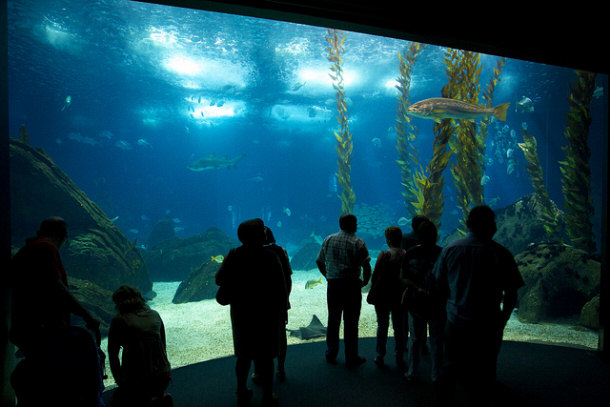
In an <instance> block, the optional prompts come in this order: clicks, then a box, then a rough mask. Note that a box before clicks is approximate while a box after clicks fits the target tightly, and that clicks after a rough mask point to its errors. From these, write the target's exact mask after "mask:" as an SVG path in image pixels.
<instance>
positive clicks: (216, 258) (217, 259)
mask: <svg viewBox="0 0 610 407" xmlns="http://www.w3.org/2000/svg"><path fill="white" fill-rule="evenodd" d="M224 259H225V256H223V255H222V254H219V255H217V256H212V258H211V259H210V260H212V261H215V262H216V263H219V264H220V263H222V262H223V261H224Z"/></svg>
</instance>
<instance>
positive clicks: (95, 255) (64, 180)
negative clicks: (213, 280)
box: [9, 139, 152, 292]
mask: <svg viewBox="0 0 610 407" xmlns="http://www.w3.org/2000/svg"><path fill="white" fill-rule="evenodd" d="M9 149H10V171H11V174H10V177H11V179H10V181H11V189H10V194H11V241H12V242H13V244H14V245H21V244H23V243H24V242H25V239H26V238H27V237H30V236H33V235H34V234H35V232H36V230H38V227H39V226H40V222H41V221H42V220H43V219H45V218H47V217H49V216H51V215H56V216H61V217H62V218H64V219H65V220H66V222H67V223H68V235H69V240H68V241H67V242H66V244H65V245H64V247H63V248H62V251H61V256H62V260H63V263H64V266H65V267H66V270H67V273H68V278H69V279H72V278H79V279H83V280H87V281H89V282H92V283H95V284H96V285H98V286H100V287H102V288H104V289H107V290H110V291H114V290H116V289H117V288H118V287H119V286H121V285H124V284H127V285H131V286H133V287H136V288H137V289H139V290H140V291H142V292H147V291H149V290H151V289H152V282H151V281H150V278H149V276H148V270H147V268H146V264H145V263H144V261H143V259H142V257H141V256H140V253H139V252H138V250H137V248H136V242H130V241H129V240H128V239H127V238H126V237H125V235H124V234H123V233H122V232H121V230H120V229H119V228H118V227H116V226H115V225H114V224H113V223H112V221H110V219H108V217H107V216H106V214H105V213H104V212H103V211H102V210H101V209H100V208H99V206H97V205H96V204H95V203H94V202H93V201H91V200H90V199H89V198H88V197H87V195H86V194H85V193H84V192H83V191H82V190H81V189H79V188H78V186H77V185H76V184H75V183H74V182H73V181H72V180H71V179H70V177H68V176H67V175H66V173H64V172H63V171H62V170H61V169H60V168H59V167H58V166H57V165H56V164H55V163H54V162H53V160H52V159H51V158H50V157H49V156H48V155H47V154H46V153H45V152H44V151H43V150H42V149H40V148H32V147H30V146H28V145H26V144H24V143H22V142H20V141H19V140H17V139H9Z"/></svg>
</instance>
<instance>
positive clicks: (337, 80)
mask: <svg viewBox="0 0 610 407" xmlns="http://www.w3.org/2000/svg"><path fill="white" fill-rule="evenodd" d="M327 31H328V35H327V36H326V42H328V47H326V51H327V52H328V56H327V57H326V59H328V61H329V62H331V64H332V65H331V66H330V71H331V72H330V73H329V75H330V77H331V79H332V80H333V88H334V89H335V98H336V99H337V121H338V122H339V126H340V130H339V131H335V138H336V139H337V147H336V150H337V174H336V175H337V182H338V183H339V185H341V194H340V195H338V196H339V199H341V213H351V212H353V209H354V203H355V202H356V195H355V194H354V190H353V189H352V178H351V169H352V150H353V143H352V134H351V133H350V131H349V123H348V118H349V116H348V114H347V104H346V102H345V88H344V87H343V54H344V52H345V50H344V48H343V43H344V42H345V34H343V32H342V31H340V30H339V31H338V30H336V29H331V28H328V29H327Z"/></svg>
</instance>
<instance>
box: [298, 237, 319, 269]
mask: <svg viewBox="0 0 610 407" xmlns="http://www.w3.org/2000/svg"><path fill="white" fill-rule="evenodd" d="M320 247H321V245H320V244H319V243H316V242H310V243H307V244H305V246H303V247H301V248H300V249H299V251H297V252H296V253H295V255H294V256H292V259H291V260H290V266H291V267H292V269H293V270H311V269H315V268H317V267H318V266H317V265H316V258H317V257H318V253H320Z"/></svg>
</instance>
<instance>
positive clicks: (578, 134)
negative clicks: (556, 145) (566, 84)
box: [559, 70, 595, 252]
mask: <svg viewBox="0 0 610 407" xmlns="http://www.w3.org/2000/svg"><path fill="white" fill-rule="evenodd" d="M594 90H595V73H592V72H586V71H580V70H579V71H576V80H575V81H574V82H573V83H572V84H571V86H570V94H569V96H568V102H569V105H570V108H569V110H568V114H567V116H568V125H567V127H566V129H565V132H564V135H565V137H566V139H567V141H568V145H567V146H566V147H564V148H563V149H564V151H565V152H566V159H565V161H560V162H559V164H560V169H561V173H562V175H563V178H562V181H561V184H562V186H561V189H562V191H563V195H564V206H565V212H566V214H565V224H566V232H567V234H568V236H569V238H570V240H571V241H572V245H573V246H574V247H577V248H579V249H583V250H586V251H588V252H593V251H595V243H594V241H593V224H592V222H591V215H593V205H592V198H591V194H590V192H591V168H590V166H589V158H590V157H591V150H590V149H589V144H588V137H589V126H590V124H591V114H590V105H591V100H592V98H593V91H594Z"/></svg>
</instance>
